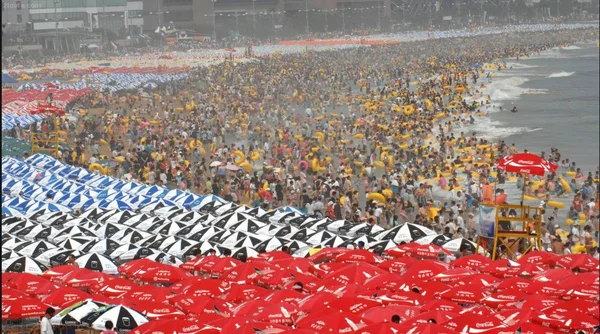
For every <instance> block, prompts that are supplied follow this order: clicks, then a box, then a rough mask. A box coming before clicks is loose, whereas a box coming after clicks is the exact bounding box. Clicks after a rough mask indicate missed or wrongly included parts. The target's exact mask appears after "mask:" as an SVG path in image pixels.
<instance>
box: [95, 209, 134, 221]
mask: <svg viewBox="0 0 600 334" xmlns="http://www.w3.org/2000/svg"><path fill="white" fill-rule="evenodd" d="M133 216H135V212H132V211H129V210H125V211H117V212H115V213H114V214H113V215H111V216H110V217H106V215H104V216H102V218H100V219H99V221H101V222H103V223H107V224H109V223H110V224H123V223H125V222H126V221H127V220H128V219H129V218H131V217H133Z"/></svg>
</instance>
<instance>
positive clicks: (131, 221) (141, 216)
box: [123, 213, 152, 227]
mask: <svg viewBox="0 0 600 334" xmlns="http://www.w3.org/2000/svg"><path fill="white" fill-rule="evenodd" d="M149 218H152V216H149V215H147V214H145V213H141V214H137V215H135V216H132V217H129V219H127V220H126V221H124V222H123V224H124V225H127V226H131V227H133V226H135V225H136V224H137V223H139V222H142V221H144V220H146V219H149Z"/></svg>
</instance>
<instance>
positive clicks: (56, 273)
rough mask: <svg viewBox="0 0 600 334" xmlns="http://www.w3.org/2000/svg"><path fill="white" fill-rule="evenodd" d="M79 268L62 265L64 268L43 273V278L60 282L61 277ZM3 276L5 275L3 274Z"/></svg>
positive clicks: (55, 268)
mask: <svg viewBox="0 0 600 334" xmlns="http://www.w3.org/2000/svg"><path fill="white" fill-rule="evenodd" d="M76 269H77V268H76V267H74V266H71V265H68V264H65V265H62V266H56V267H53V268H50V269H48V270H46V271H44V272H43V273H42V277H43V278H46V279H49V280H50V281H53V282H54V281H55V280H60V278H61V277H63V276H65V275H66V274H68V273H70V272H72V271H73V270H76ZM2 275H3V276H4V275H5V274H2Z"/></svg>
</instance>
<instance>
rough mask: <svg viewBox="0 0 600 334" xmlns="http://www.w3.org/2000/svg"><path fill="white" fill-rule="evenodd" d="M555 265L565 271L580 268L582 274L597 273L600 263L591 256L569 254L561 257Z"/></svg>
mask: <svg viewBox="0 0 600 334" xmlns="http://www.w3.org/2000/svg"><path fill="white" fill-rule="evenodd" d="M555 265H556V267H559V268H565V269H575V268H578V269H579V270H581V271H582V272H586V271H589V272H592V271H595V272H597V271H598V266H600V262H599V261H598V260H596V259H594V257H592V256H591V255H589V254H569V255H563V256H560V257H559V258H558V259H557V260H556V262H555Z"/></svg>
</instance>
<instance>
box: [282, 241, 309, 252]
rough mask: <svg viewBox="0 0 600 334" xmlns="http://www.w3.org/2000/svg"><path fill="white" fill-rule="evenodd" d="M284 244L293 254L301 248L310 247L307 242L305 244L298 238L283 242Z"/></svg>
mask: <svg viewBox="0 0 600 334" xmlns="http://www.w3.org/2000/svg"><path fill="white" fill-rule="evenodd" d="M285 246H287V248H288V249H289V253H290V254H294V253H295V252H297V251H298V250H299V249H301V248H304V247H310V246H309V245H308V244H305V243H303V242H302V241H298V240H294V241H290V242H288V243H287V244H285Z"/></svg>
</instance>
